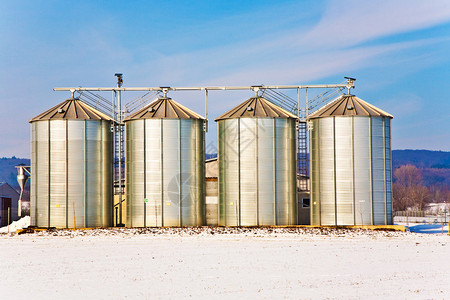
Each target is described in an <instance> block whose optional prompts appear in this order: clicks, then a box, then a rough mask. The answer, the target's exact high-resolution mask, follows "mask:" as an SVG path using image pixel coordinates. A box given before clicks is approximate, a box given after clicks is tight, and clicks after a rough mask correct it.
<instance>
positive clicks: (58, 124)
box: [50, 120, 66, 228]
mask: <svg viewBox="0 0 450 300" xmlns="http://www.w3.org/2000/svg"><path fill="white" fill-rule="evenodd" d="M50 158H51V159H50V212H51V213H50V214H51V215H50V227H57V228H63V227H66V121H65V120H61V121H51V122H50Z"/></svg>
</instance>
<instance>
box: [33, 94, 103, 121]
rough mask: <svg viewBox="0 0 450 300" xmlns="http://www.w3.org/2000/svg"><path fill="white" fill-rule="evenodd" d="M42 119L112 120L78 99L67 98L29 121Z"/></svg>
mask: <svg viewBox="0 0 450 300" xmlns="http://www.w3.org/2000/svg"><path fill="white" fill-rule="evenodd" d="M42 120H112V119H111V117H110V116H108V115H106V114H104V113H102V112H100V111H98V110H97V109H95V108H93V107H91V106H89V105H88V104H86V103H84V102H82V101H81V100H79V99H75V98H69V99H67V100H65V101H63V102H62V103H60V104H58V105H56V106H54V107H52V108H50V109H49V110H47V111H45V112H43V113H41V114H40V115H37V116H36V117H34V118H32V119H31V120H30V121H29V122H30V123H31V122H35V121H42Z"/></svg>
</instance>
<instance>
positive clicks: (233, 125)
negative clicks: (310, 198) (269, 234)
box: [216, 97, 297, 226]
mask: <svg viewBox="0 0 450 300" xmlns="http://www.w3.org/2000/svg"><path fill="white" fill-rule="evenodd" d="M296 120H297V117H296V116H295V115H293V114H291V113H289V112H288V111H286V110H284V109H282V108H280V107H278V106H276V105H274V104H273V103H271V102H269V101H267V100H266V99H264V98H261V97H254V98H250V99H248V100H247V101H245V102H244V103H242V104H240V105H239V106H237V107H235V108H234V109H232V110H230V111H228V112H227V113H225V114H223V115H222V116H220V117H219V118H217V119H216V121H217V122H218V145H219V151H218V152H219V153H218V155H219V225H220V226H260V225H293V224H296V203H295V202H296V178H295V172H296V171H295V162H296V159H295V153H296V151H295V140H296V134H295V127H296Z"/></svg>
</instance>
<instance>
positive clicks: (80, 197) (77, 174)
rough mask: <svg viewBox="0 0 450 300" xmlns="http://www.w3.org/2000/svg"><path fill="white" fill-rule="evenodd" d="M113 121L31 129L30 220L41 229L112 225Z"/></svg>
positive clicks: (54, 122)
mask: <svg viewBox="0 0 450 300" xmlns="http://www.w3.org/2000/svg"><path fill="white" fill-rule="evenodd" d="M110 128H111V122H110V121H104V120H102V121H89V120H51V121H37V122H33V123H31V170H32V174H33V178H32V180H31V203H30V205H31V208H30V211H31V219H32V225H36V226H38V227H56V228H80V227H108V226H111V225H112V197H113V189H112V185H113V183H112V172H113V169H112V166H113V164H112V141H113V140H112V133H111V130H110Z"/></svg>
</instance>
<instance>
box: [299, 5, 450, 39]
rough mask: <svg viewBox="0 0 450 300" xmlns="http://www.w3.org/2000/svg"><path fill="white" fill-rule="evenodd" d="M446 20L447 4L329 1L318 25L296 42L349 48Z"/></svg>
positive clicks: (449, 17) (449, 15)
mask: <svg viewBox="0 0 450 300" xmlns="http://www.w3.org/2000/svg"><path fill="white" fill-rule="evenodd" d="M448 21H450V1H447V0H436V1H420V0H396V1H390V0H377V1H359V0H347V1H338V0H334V1H330V3H329V5H328V6H327V8H326V10H325V13H324V14H323V15H322V18H321V20H320V21H319V23H318V24H317V25H316V26H315V27H314V28H313V29H312V30H311V31H309V32H308V33H307V34H306V35H305V36H304V37H303V39H301V40H300V42H299V43H306V44H310V45H313V46H314V47H319V46H325V47H332V48H334V47H338V48H339V47H343V46H346V47H349V46H353V45H357V44H359V43H362V42H365V41H370V40H373V39H376V38H380V37H385V36H389V35H393V34H398V33H404V32H408V31H413V30H419V29H423V28H428V27H431V26H434V25H437V24H441V23H443V22H448Z"/></svg>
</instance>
